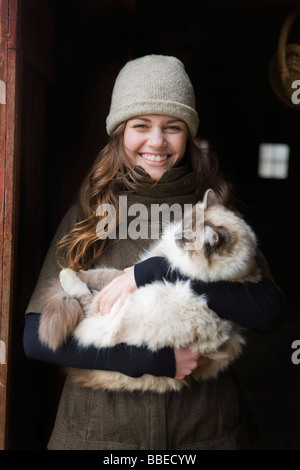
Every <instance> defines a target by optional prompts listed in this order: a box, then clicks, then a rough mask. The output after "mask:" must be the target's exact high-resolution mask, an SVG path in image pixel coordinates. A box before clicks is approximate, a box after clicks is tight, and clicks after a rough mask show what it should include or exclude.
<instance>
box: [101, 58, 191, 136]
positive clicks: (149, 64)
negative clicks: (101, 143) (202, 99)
mask: <svg viewBox="0 0 300 470" xmlns="http://www.w3.org/2000/svg"><path fill="white" fill-rule="evenodd" d="M142 114H163V115H167V116H174V117H177V118H179V119H182V120H183V121H184V122H185V123H186V125H187V127H188V129H189V130H190V132H191V134H192V136H193V137H195V135H196V133H197V129H198V124H199V119H198V115H197V113H196V111H195V96H194V90H193V86H192V84H191V81H190V79H189V77H188V75H187V73H186V71H185V68H184V65H183V64H182V62H181V61H180V60H178V59H177V58H176V57H170V56H163V55H148V56H145V57H141V58H139V59H135V60H131V61H130V62H127V64H126V65H125V66H124V67H123V68H122V69H121V71H120V73H119V75H118V77H117V79H116V82H115V86H114V89H113V94H112V100H111V107H110V111H109V115H108V117H107V119H106V128H107V133H108V134H109V135H110V134H111V133H112V131H113V130H114V129H115V128H116V127H117V126H118V125H119V124H120V123H121V122H123V121H127V119H129V118H132V117H134V116H139V115H142Z"/></svg>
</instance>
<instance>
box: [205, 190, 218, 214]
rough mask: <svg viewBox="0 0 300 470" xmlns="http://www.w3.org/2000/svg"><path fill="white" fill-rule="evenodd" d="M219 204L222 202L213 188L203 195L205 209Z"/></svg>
mask: <svg viewBox="0 0 300 470" xmlns="http://www.w3.org/2000/svg"><path fill="white" fill-rule="evenodd" d="M217 204H220V201H219V198H218V196H217V194H216V193H215V192H214V191H213V190H212V189H208V190H207V191H205V194H204V197H203V206H204V210H206V209H208V208H209V207H212V206H216V205H217Z"/></svg>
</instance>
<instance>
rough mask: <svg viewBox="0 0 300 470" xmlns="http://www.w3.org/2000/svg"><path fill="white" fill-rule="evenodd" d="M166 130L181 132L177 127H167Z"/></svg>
mask: <svg viewBox="0 0 300 470" xmlns="http://www.w3.org/2000/svg"><path fill="white" fill-rule="evenodd" d="M168 129H169V130H171V131H176V132H178V131H181V128H180V127H178V126H169V127H168Z"/></svg>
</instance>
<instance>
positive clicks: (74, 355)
mask: <svg viewBox="0 0 300 470" xmlns="http://www.w3.org/2000/svg"><path fill="white" fill-rule="evenodd" d="M39 321H40V315H39V314H35V313H31V314H29V315H28V316H27V319H26V323H25V328H24V335H23V346H24V351H25V354H26V356H27V357H28V358H29V359H34V360H38V361H42V362H46V363H48V364H54V365H58V366H64V367H75V368H80V369H98V370H109V371H117V372H121V373H122V374H125V375H128V376H130V377H140V376H142V375H143V374H151V375H154V376H157V377H158V376H166V377H174V376H175V357H174V351H173V348H168V347H166V348H163V349H160V350H158V351H157V352H153V351H151V350H150V349H148V348H146V347H136V346H128V345H126V344H118V345H117V346H114V347H111V348H100V349H98V348H96V347H88V348H85V347H81V346H79V345H78V343H77V342H76V341H75V340H73V339H71V340H69V341H68V342H67V343H66V344H65V345H63V346H62V347H60V348H58V349H57V350H56V351H52V350H51V349H49V348H48V347H47V346H45V345H43V344H42V343H41V342H40V340H39V336H38V329H39Z"/></svg>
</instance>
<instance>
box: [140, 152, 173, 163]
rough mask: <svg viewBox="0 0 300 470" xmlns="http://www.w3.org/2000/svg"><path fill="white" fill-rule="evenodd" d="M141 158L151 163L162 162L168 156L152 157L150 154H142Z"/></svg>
mask: <svg viewBox="0 0 300 470" xmlns="http://www.w3.org/2000/svg"><path fill="white" fill-rule="evenodd" d="M142 157H143V158H145V159H146V160H150V161H151V162H164V161H165V160H167V158H168V155H152V154H151V153H142Z"/></svg>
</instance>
